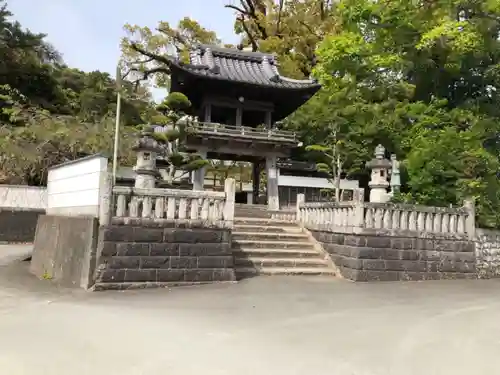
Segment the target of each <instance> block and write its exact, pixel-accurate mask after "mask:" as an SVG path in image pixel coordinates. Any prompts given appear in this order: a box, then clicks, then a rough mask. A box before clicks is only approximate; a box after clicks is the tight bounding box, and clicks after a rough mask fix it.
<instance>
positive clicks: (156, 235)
mask: <svg viewBox="0 0 500 375" xmlns="http://www.w3.org/2000/svg"><path fill="white" fill-rule="evenodd" d="M126 222H127V225H125V220H123V221H120V219H118V218H114V219H113V223H112V224H113V225H110V226H108V227H101V233H100V239H99V247H98V256H99V261H98V263H99V265H98V268H97V271H96V277H95V279H96V286H95V288H96V289H97V290H102V289H127V288H144V287H158V286H166V285H185V284H196V283H207V282H221V281H234V280H235V274H234V268H233V256H232V252H231V232H230V230H229V229H225V228H219V227H215V226H214V227H204V226H203V225H202V224H201V223H199V224H198V225H195V224H194V223H193V224H189V223H186V222H184V223H183V224H182V226H181V227H179V226H177V225H176V224H175V222H172V221H171V222H166V221H164V220H163V221H155V220H151V219H150V220H144V219H135V220H131V219H128V220H126Z"/></svg>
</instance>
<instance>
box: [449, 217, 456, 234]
mask: <svg viewBox="0 0 500 375" xmlns="http://www.w3.org/2000/svg"><path fill="white" fill-rule="evenodd" d="M449 232H450V233H457V215H450V228H449Z"/></svg>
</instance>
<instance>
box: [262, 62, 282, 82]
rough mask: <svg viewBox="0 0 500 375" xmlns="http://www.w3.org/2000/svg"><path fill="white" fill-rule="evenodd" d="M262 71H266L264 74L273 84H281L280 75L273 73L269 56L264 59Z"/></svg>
mask: <svg viewBox="0 0 500 375" xmlns="http://www.w3.org/2000/svg"><path fill="white" fill-rule="evenodd" d="M262 70H263V71H264V74H265V75H266V76H267V77H268V78H269V79H270V80H271V81H273V82H279V81H280V78H281V77H280V75H279V74H276V73H275V72H274V71H273V68H272V66H271V63H270V62H269V58H268V57H267V56H263V57H262Z"/></svg>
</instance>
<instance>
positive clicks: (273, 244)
mask: <svg viewBox="0 0 500 375" xmlns="http://www.w3.org/2000/svg"><path fill="white" fill-rule="evenodd" d="M270 216H271V214H270V213H269V212H268V211H267V209H265V208H263V207H262V206H246V207H241V206H237V207H236V209H235V222H234V228H233V234H232V250H233V255H234V265H235V271H236V277H237V278H238V279H242V278H246V277H252V276H257V275H329V276H335V270H334V268H333V267H332V263H331V261H330V260H329V259H328V257H327V256H326V255H325V254H324V253H323V252H322V251H321V250H319V249H317V248H316V246H315V242H313V240H311V239H310V238H309V236H308V235H307V234H306V233H304V232H303V231H302V229H301V228H300V227H299V226H298V225H297V224H296V223H294V222H291V221H285V220H276V219H271V218H270Z"/></svg>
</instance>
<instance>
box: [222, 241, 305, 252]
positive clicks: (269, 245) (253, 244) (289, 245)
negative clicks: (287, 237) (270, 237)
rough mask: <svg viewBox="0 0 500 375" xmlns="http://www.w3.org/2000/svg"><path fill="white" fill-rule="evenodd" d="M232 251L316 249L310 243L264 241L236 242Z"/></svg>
mask: <svg viewBox="0 0 500 375" xmlns="http://www.w3.org/2000/svg"><path fill="white" fill-rule="evenodd" d="M231 247H232V249H233V250H235V249H242V248H243V249H250V248H251V249H255V248H261V249H314V245H313V244H312V243H310V242H308V241H299V240H296V241H263V240H259V241H256V240H234V239H233V241H232V246H231Z"/></svg>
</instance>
